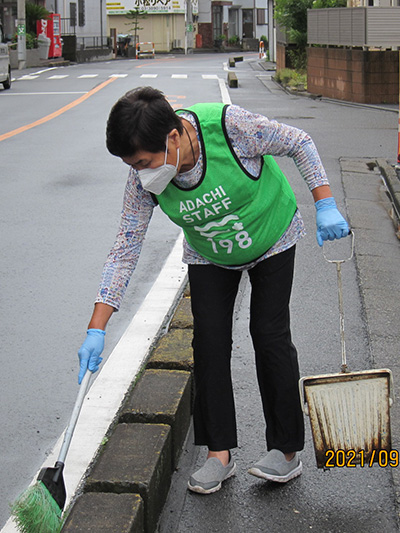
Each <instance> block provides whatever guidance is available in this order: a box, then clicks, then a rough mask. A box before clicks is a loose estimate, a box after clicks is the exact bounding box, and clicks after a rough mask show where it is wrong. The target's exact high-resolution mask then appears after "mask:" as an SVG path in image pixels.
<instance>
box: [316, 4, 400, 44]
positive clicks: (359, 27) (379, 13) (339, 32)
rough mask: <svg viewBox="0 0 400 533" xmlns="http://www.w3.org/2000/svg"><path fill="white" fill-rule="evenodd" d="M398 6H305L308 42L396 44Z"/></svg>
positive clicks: (399, 18) (398, 39) (399, 35)
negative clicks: (306, 8) (312, 7)
mask: <svg viewBox="0 0 400 533" xmlns="http://www.w3.org/2000/svg"><path fill="white" fill-rule="evenodd" d="M399 28H400V7H354V8H350V7H343V8H339V7H337V8H330V9H309V10H308V13H307V32H308V44H320V45H333V46H335V45H336V46H351V47H367V48H398V47H400V29H399Z"/></svg>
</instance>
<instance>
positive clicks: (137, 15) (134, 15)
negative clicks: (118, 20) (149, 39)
mask: <svg viewBox="0 0 400 533" xmlns="http://www.w3.org/2000/svg"><path fill="white" fill-rule="evenodd" d="M146 15H147V11H142V10H141V9H138V8H136V9H131V10H130V11H128V13H126V15H125V16H126V18H127V19H129V20H131V21H132V22H131V23H128V22H127V23H126V24H127V25H129V26H131V27H130V28H129V29H130V30H133V32H134V33H133V34H134V36H135V43H134V46H136V44H137V42H138V35H137V34H138V31H140V30H143V28H140V27H139V20H140V19H145V18H147V17H146Z"/></svg>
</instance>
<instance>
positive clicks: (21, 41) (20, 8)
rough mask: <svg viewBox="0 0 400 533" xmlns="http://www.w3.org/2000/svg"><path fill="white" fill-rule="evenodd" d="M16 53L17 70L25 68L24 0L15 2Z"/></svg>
mask: <svg viewBox="0 0 400 533" xmlns="http://www.w3.org/2000/svg"><path fill="white" fill-rule="evenodd" d="M17 16H18V26H17V35H18V43H17V51H18V70H21V69H23V68H25V65H26V20H25V16H26V15H25V0H18V2H17Z"/></svg>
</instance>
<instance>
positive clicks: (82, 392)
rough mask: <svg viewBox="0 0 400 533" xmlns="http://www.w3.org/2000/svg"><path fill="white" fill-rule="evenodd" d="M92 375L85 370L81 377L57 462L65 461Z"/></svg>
mask: <svg viewBox="0 0 400 533" xmlns="http://www.w3.org/2000/svg"><path fill="white" fill-rule="evenodd" d="M91 377H92V372H90V371H89V370H87V372H86V374H85V375H84V377H83V380H82V383H81V384H80V386H79V393H78V396H77V398H76V401H75V405H74V408H73V410H72V415H71V418H70V420H69V424H68V426H67V429H66V430H65V434H64V441H63V443H62V446H61V449H60V453H59V454H58V462H60V463H65V458H66V457H67V453H68V449H69V445H70V444H71V440H72V435H73V433H74V430H75V426H76V423H77V421H78V417H79V413H80V412H81V408H82V404H83V401H84V399H85V396H86V393H87V391H88V389H89V382H90V378H91Z"/></svg>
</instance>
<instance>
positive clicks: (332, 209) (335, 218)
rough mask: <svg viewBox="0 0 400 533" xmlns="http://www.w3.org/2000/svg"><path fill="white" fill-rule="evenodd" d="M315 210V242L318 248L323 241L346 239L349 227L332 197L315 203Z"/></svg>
mask: <svg viewBox="0 0 400 533" xmlns="http://www.w3.org/2000/svg"><path fill="white" fill-rule="evenodd" d="M315 208H316V210H317V242H318V244H319V245H320V246H322V245H323V243H324V242H323V241H333V240H334V239H341V238H342V237H347V235H348V234H349V231H350V230H349V225H348V224H347V222H346V221H345V219H344V218H343V217H342V215H341V214H340V212H339V210H338V208H337V207H336V202H335V199H334V198H333V197H330V198H323V199H322V200H318V201H317V202H315Z"/></svg>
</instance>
